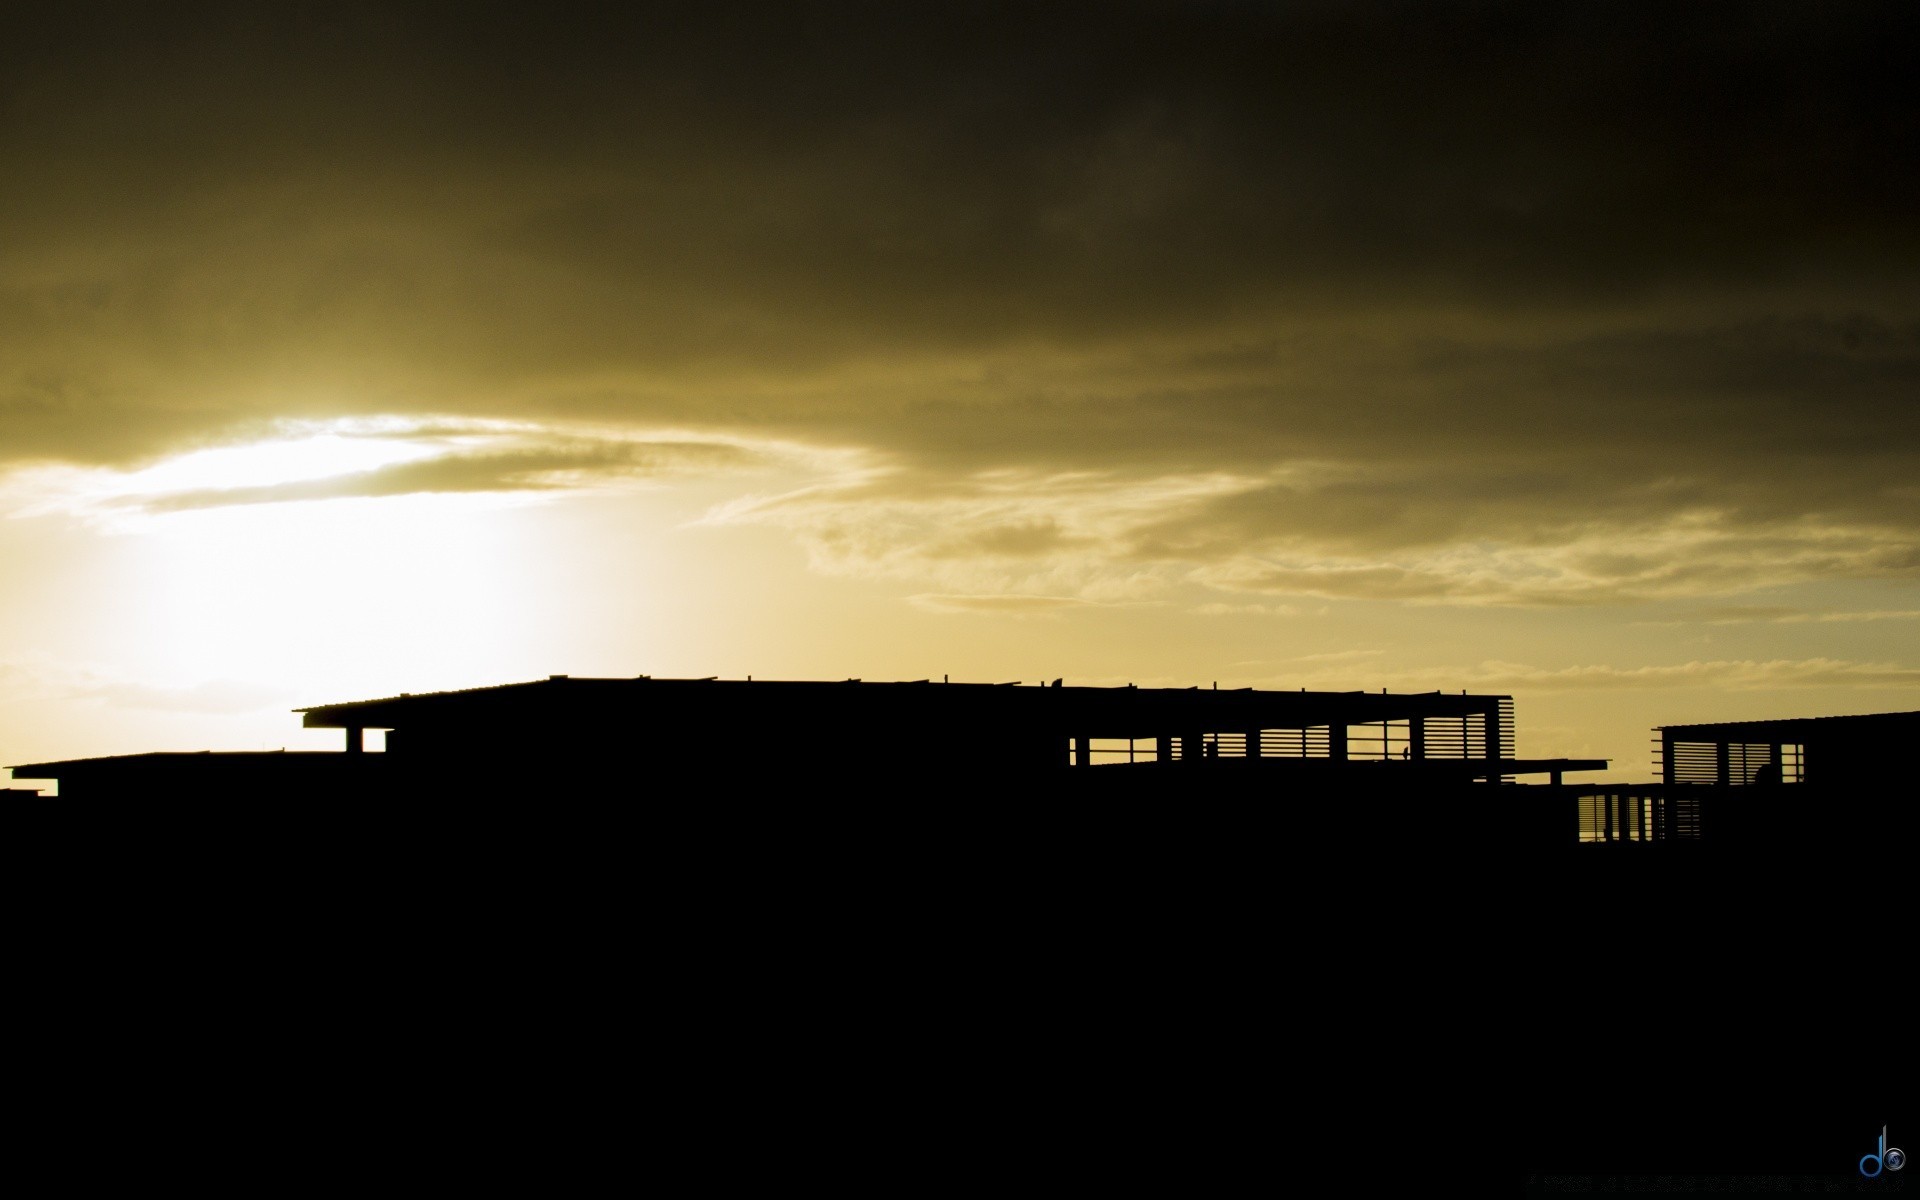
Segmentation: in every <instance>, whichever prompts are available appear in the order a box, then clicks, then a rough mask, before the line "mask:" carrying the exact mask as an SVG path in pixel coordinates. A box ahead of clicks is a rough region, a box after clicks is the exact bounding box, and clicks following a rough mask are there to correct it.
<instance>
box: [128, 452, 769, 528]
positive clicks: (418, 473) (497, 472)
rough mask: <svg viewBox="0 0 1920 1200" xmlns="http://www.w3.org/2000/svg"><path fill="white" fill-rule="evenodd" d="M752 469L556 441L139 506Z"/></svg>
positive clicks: (681, 455)
mask: <svg viewBox="0 0 1920 1200" xmlns="http://www.w3.org/2000/svg"><path fill="white" fill-rule="evenodd" d="M753 461H754V460H753V458H752V456H751V455H749V454H748V453H747V452H746V451H744V450H742V449H741V448H740V447H738V446H733V445H725V444H716V443H698V442H654V443H636V442H629V441H616V442H595V441H591V440H588V439H583V438H574V439H557V440H556V441H555V442H553V443H550V444H547V445H542V446H537V447H534V448H521V449H508V450H483V451H479V452H454V453H450V454H446V455H444V456H442V457H435V458H428V459H424V460H420V461H416V462H405V463H397V464H395V465H393V466H387V467H379V468H376V469H374V470H370V471H358V472H354V473H352V474H346V475H333V476H328V477H324V478H320V479H303V480H298V481H295V482H291V483H276V484H268V485H265V486H258V487H228V488H200V489H196V490H193V491H182V492H173V493H169V494H165V495H161V496H156V497H153V498H150V499H145V500H141V501H139V502H138V503H139V505H140V507H141V508H143V509H145V510H146V511H148V512H179V511H182V510H187V509H197V508H217V507H227V506H231V505H244V504H280V503H288V502H292V501H301V500H337V499H344V498H347V497H373V496H407V495H415V494H418V493H422V492H522V491H532V492H539V491H551V490H556V489H562V488H572V489H578V488H581V487H585V486H590V485H592V484H596V483H602V482H605V481H607V480H611V479H620V478H630V477H646V476H656V475H662V474H667V473H669V472H688V471H691V470H696V469H698V470H705V471H709V472H711V471H716V470H726V469H729V468H733V469H737V468H739V467H741V466H743V465H747V464H750V463H752V462H753Z"/></svg>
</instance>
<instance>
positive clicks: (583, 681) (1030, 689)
mask: <svg viewBox="0 0 1920 1200" xmlns="http://www.w3.org/2000/svg"><path fill="white" fill-rule="evenodd" d="M1510 699H1511V698H1510V697H1508V696H1500V695H1469V694H1467V693H1465V692H1461V693H1457V694H1455V693H1445V692H1387V691H1384V690H1382V691H1379V692H1364V691H1351V692H1309V691H1307V690H1305V689H1304V688H1303V689H1301V690H1299V691H1279V690H1271V689H1269V690H1261V689H1255V688H1229V689H1220V688H1202V687H1198V686H1195V687H1188V688H1142V687H1135V686H1133V685H1131V684H1122V685H1119V686H1114V687H1079V686H1075V687H1066V686H1060V685H1056V684H1053V683H1027V682H1025V681H1010V682H1006V683H947V682H935V681H933V680H928V679H915V680H896V681H885V682H882V681H867V680H862V679H845V680H774V679H719V678H705V679H656V678H653V677H650V676H645V675H641V676H635V677H633V678H573V677H570V676H565V675H555V676H550V677H549V678H547V679H541V680H532V681H528V682H524V683H509V684H500V685H497V686H493V687H483V688H468V689H463V690H459V691H448V692H427V693H419V694H411V693H402V694H401V695H398V696H383V697H380V698H378V699H373V700H355V701H348V702H346V703H341V704H323V705H314V706H311V707H308V708H297V709H294V710H293V711H295V712H298V713H301V714H303V720H302V723H303V724H304V725H306V726H307V727H309V728H320V729H346V728H354V727H365V728H373V729H379V728H389V729H390V728H396V727H398V726H399V725H401V724H403V723H406V722H409V721H419V720H426V721H430V722H432V721H460V720H466V719H487V718H499V717H508V718H515V719H518V718H532V717H538V716H543V715H561V714H567V715H582V716H584V715H592V714H594V713H609V714H611V713H618V712H621V711H623V710H648V709H657V710H659V711H663V712H684V711H688V710H691V709H696V708H701V707H708V706H711V707H713V708H716V709H725V710H727V711H730V712H732V713H736V714H743V715H746V716H748V717H751V716H754V715H756V714H766V715H769V716H771V715H774V714H778V713H781V712H804V713H808V714H818V713H821V712H838V713H842V714H853V715H858V716H861V717H864V718H868V719H885V718H889V717H892V718H899V717H902V716H903V715H904V714H905V713H907V712H909V711H912V712H920V713H924V714H926V715H927V716H928V717H929V718H931V719H975V720H989V719H996V718H1002V717H1005V718H1008V719H1018V720H1022V721H1033V722H1043V723H1048V724H1052V723H1055V722H1066V723H1069V724H1073V725H1075V726H1076V727H1084V728H1083V729H1082V732H1084V733H1086V734H1087V735H1089V736H1094V737H1103V736H1115V737H1118V736H1125V735H1126V731H1127V730H1130V729H1138V730H1140V731H1142V733H1143V734H1144V733H1145V732H1148V731H1157V732H1171V731H1172V730H1173V729H1174V728H1175V727H1177V726H1178V724H1179V723H1180V722H1183V721H1184V722H1190V723H1193V724H1194V728H1195V730H1196V731H1200V732H1206V731H1213V730H1231V729H1247V728H1265V729H1274V728H1311V727H1313V726H1319V725H1328V724H1347V725H1362V724H1368V723H1372V722H1379V721H1390V720H1406V719H1408V718H1411V717H1459V716H1468V715H1473V714H1480V713H1486V712H1489V711H1497V710H1498V709H1499V708H1500V707H1501V705H1502V703H1503V702H1507V701H1510Z"/></svg>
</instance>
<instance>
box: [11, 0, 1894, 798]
mask: <svg viewBox="0 0 1920 1200" xmlns="http://www.w3.org/2000/svg"><path fill="white" fill-rule="evenodd" d="M23 9H26V10H27V11H22V10H23ZM1916 45H1920V6H1916V5H1912V4H1896V3H1874V4H1858V5H1854V4H1845V3H1840V4H1812V3H1806V2H1803V0H1789V2H1782V3H1741V4H1717V3H1688V4H1674V3H1671V2H1669V3H1662V4H1652V5H1633V4H1574V3H1552V4H1541V3H1524V4H1479V3H1476V4H1465V3H1460V4H1436V3H1408V4H1385V3H1354V2H1346V0H1342V2H1338V3H1335V2H1326V3H1299V4H1288V3H1272V4H1256V3H1202V2H1198V0H1178V2H1168V3H1158V4H1131V3H1120V2H1117V0H1104V2H1101V3H1087V4H1061V3H1022V4H1006V5H1001V4H986V3H968V4H938V3H933V4H927V3H901V2H899V0H894V2H892V3H876V4H792V5H773V6H754V7H745V6H739V5H726V4H721V3H705V4H692V3H689V4H636V5H633V6H630V7H627V6H623V7H620V8H615V7H613V6H606V7H594V8H587V7H578V6H568V5H552V4H540V5H534V4H525V5H514V6H500V7H498V8H493V9H490V8H488V7H486V6H483V5H480V4H473V3H461V4H451V3H449V4H440V5H426V4H414V5H357V4H320V3H292V2H288V3H275V4H259V3H236V4H231V5H212V6H207V5H186V4H165V5H157V4H155V5H149V4H125V5H116V6H108V5H88V4H58V5H49V6H44V7H40V6H35V7H32V8H29V6H22V5H11V6H7V7H6V8H5V9H4V10H0V763H25V762H36V761H43V760H49V759H58V758H69V757H80V756H89V755H101V754H118V753H132V752H138V751H147V750H196V749H231V750H257V749H274V748H278V747H281V746H286V747H288V748H294V749H306V748H328V747H335V746H337V745H338V744H339V740H340V739H339V734H338V733H337V732H334V733H331V734H328V733H325V732H322V731H315V732H314V733H311V734H309V733H306V732H304V731H302V730H300V729H299V728H298V725H299V718H298V717H297V716H295V715H293V714H292V713H290V712H289V711H288V710H289V709H291V708H293V707H295V706H297V705H306V704H321V703H328V702H338V701H346V700H354V699H362V698H367V697H373V696H379V695H385V694H390V693H394V692H399V691H411V692H424V691H432V690H438V689H442V688H454V687H464V686H472V685H480V684H491V683H504V682H509V681H513V680H519V679H531V678H539V677H544V676H546V675H549V674H554V673H567V674H573V675H616V676H618V675H635V674H640V673H647V674H652V675H692V676H705V675H721V676H728V677H741V676H745V675H747V674H753V675H755V676H756V677H764V678H845V677H849V676H852V677H860V678H866V679H917V678H925V677H932V678H938V677H940V676H941V675H942V674H951V675H952V676H953V677H954V678H955V679H968V680H983V681H1005V680H1014V679H1020V680H1026V681H1029V682H1032V681H1039V680H1044V679H1051V678H1054V677H1065V678H1066V680H1067V681H1068V682H1069V683H1075V684H1103V683H1126V682H1134V683H1137V684H1140V685H1142V686H1148V685H1170V686H1186V685H1188V684H1195V683H1198V684H1201V685H1203V686H1204V685H1206V684H1209V683H1211V682H1213V681H1218V682H1219V684H1220V686H1222V687H1229V686H1231V687H1241V686H1248V685H1253V686H1259V687H1277V688H1289V689H1292V688H1301V687H1306V688H1310V689H1317V688H1328V689H1355V688H1366V689H1369V690H1378V689H1379V688H1382V687H1386V688H1391V689H1393V690H1409V691H1416V690H1417V691H1426V690H1433V689H1436V688H1438V689H1446V690H1450V691H1457V690H1460V689H1466V690H1469V691H1475V692H1502V693H1511V694H1512V695H1514V696H1515V698H1516V707H1517V712H1518V718H1519V720H1518V733H1519V750H1520V751H1521V752H1522V753H1523V754H1526V755H1529V756H1544V755H1576V756H1582V757H1585V756H1599V757H1608V758H1612V759H1613V760H1614V770H1613V771H1612V772H1611V773H1610V774H1609V775H1608V776H1607V777H1608V778H1618V779H1645V778H1649V777H1651V776H1652V775H1653V774H1654V770H1653V768H1652V765H1651V762H1650V758H1649V752H1648V736H1649V735H1648V731H1649V728H1650V727H1652V726H1654V725H1657V724H1668V723H1677V722H1688V721H1704V720H1734V719H1746V718H1759V717H1791V716H1813V715H1821V714H1827V713H1853V712H1874V711H1887V710H1911V709H1920V403H1916V399H1917V396H1920V393H1917V392H1916V387H1917V386H1920V219H1917V218H1916V213H1920V165H1917V164H1920V101H1917V100H1916V96H1915V91H1914V86H1913V84H1912V83H1911V74H1912V57H1913V50H1914V47H1915V46H1916ZM0 786H4V784H0ZM32 786H42V785H39V784H35V785H32Z"/></svg>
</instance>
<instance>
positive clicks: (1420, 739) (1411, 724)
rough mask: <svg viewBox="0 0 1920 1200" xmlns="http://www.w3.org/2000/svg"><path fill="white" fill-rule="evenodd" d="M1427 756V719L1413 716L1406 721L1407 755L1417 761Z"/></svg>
mask: <svg viewBox="0 0 1920 1200" xmlns="http://www.w3.org/2000/svg"><path fill="white" fill-rule="evenodd" d="M1426 756H1427V719H1426V718H1425V717H1413V718H1411V719H1409V720H1408V721H1407V757H1408V758H1410V759H1412V760H1413V761H1415V762H1419V761H1421V760H1422V759H1424V758H1426Z"/></svg>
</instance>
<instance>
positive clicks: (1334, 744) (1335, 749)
mask: <svg viewBox="0 0 1920 1200" xmlns="http://www.w3.org/2000/svg"><path fill="white" fill-rule="evenodd" d="M1327 757H1328V758H1330V759H1332V760H1333V761H1335V762H1345V761H1347V727H1346V724H1345V723H1344V722H1343V723H1341V724H1338V725H1329V726H1327Z"/></svg>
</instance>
